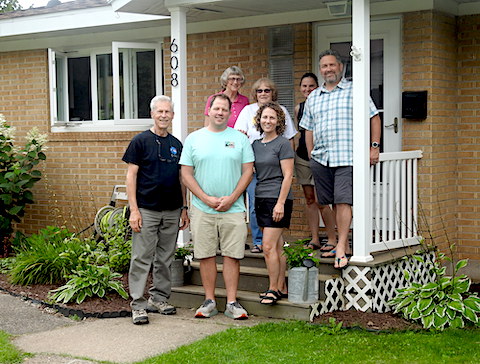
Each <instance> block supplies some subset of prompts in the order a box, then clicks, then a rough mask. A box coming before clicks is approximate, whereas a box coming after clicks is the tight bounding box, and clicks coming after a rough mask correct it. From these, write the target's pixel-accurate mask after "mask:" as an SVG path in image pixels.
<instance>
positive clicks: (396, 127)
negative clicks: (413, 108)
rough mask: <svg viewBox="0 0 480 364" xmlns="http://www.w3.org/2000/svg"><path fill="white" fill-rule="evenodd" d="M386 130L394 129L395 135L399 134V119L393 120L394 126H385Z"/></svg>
mask: <svg viewBox="0 0 480 364" xmlns="http://www.w3.org/2000/svg"><path fill="white" fill-rule="evenodd" d="M385 127H386V128H392V127H393V131H394V132H395V133H398V118H394V119H393V124H390V125H385Z"/></svg>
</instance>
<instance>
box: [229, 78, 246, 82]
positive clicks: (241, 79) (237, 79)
mask: <svg viewBox="0 0 480 364" xmlns="http://www.w3.org/2000/svg"><path fill="white" fill-rule="evenodd" d="M228 81H230V82H235V81H236V82H239V83H240V82H243V78H242V77H229V78H228Z"/></svg>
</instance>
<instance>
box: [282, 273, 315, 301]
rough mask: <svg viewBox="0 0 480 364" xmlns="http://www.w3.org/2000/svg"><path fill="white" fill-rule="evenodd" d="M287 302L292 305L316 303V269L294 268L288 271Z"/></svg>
mask: <svg viewBox="0 0 480 364" xmlns="http://www.w3.org/2000/svg"><path fill="white" fill-rule="evenodd" d="M288 301H289V302H292V303H314V302H317V301H318V268H317V267H312V268H307V267H295V268H290V269H289V270H288Z"/></svg>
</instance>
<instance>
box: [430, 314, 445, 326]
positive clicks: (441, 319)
mask: <svg viewBox="0 0 480 364" xmlns="http://www.w3.org/2000/svg"><path fill="white" fill-rule="evenodd" d="M447 322H448V316H446V315H445V316H439V315H437V314H436V313H435V315H434V317H433V326H434V327H435V328H437V329H443V328H444V327H445V325H446V323H447Z"/></svg>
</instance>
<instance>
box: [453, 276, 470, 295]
mask: <svg viewBox="0 0 480 364" xmlns="http://www.w3.org/2000/svg"><path fill="white" fill-rule="evenodd" d="M469 289H470V279H466V280H463V281H460V282H458V283H456V284H455V289H454V290H453V293H465V292H468V290H469Z"/></svg>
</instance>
